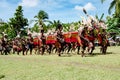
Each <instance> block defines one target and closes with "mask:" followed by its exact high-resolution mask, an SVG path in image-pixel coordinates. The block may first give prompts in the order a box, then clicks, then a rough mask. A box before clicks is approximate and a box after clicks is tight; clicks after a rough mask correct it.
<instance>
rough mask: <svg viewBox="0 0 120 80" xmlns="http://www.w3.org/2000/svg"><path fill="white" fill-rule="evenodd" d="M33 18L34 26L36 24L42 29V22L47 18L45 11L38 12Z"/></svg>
mask: <svg viewBox="0 0 120 80" xmlns="http://www.w3.org/2000/svg"><path fill="white" fill-rule="evenodd" d="M34 18H36V19H37V20H35V22H36V24H38V25H39V26H41V28H43V25H44V22H46V21H47V19H48V18H49V17H48V14H47V13H46V12H45V11H43V10H40V11H39V12H38V14H37V15H36V16H35V17H34Z"/></svg>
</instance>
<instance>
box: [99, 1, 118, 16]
mask: <svg viewBox="0 0 120 80" xmlns="http://www.w3.org/2000/svg"><path fill="white" fill-rule="evenodd" d="M104 1H106V0H101V2H102V3H103V2H104ZM113 8H115V16H116V17H120V0H112V2H111V4H110V7H109V9H108V13H109V14H111V12H112V9H113Z"/></svg>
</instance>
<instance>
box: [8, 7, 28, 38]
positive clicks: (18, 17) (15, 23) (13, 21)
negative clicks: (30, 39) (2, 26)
mask: <svg viewBox="0 0 120 80" xmlns="http://www.w3.org/2000/svg"><path fill="white" fill-rule="evenodd" d="M9 20H10V21H9V24H10V27H11V28H12V30H13V31H15V35H14V36H13V37H15V36H16V35H17V32H20V31H21V29H23V30H24V29H25V26H27V25H28V20H27V18H24V16H23V10H22V6H18V8H17V9H16V12H15V13H14V17H13V18H10V19H9Z"/></svg>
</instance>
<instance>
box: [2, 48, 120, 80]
mask: <svg viewBox="0 0 120 80" xmlns="http://www.w3.org/2000/svg"><path fill="white" fill-rule="evenodd" d="M98 50H99V49H98V48H96V50H95V51H94V53H95V54H96V55H94V56H88V57H83V58H82V57H81V56H80V55H75V53H74V55H72V56H69V57H67V56H66V57H65V56H64V57H58V56H57V55H43V56H41V55H27V56H22V55H20V56H18V55H7V56H5V55H0V80H120V47H110V48H108V53H109V54H106V55H101V54H100V53H97V52H99V51H98Z"/></svg>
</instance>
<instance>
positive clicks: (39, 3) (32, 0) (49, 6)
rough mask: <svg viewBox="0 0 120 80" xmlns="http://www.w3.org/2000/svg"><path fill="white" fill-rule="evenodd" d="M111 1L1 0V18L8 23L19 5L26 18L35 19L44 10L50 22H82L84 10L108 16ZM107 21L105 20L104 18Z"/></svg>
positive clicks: (92, 13) (91, 13)
mask: <svg viewBox="0 0 120 80" xmlns="http://www.w3.org/2000/svg"><path fill="white" fill-rule="evenodd" d="M110 2H111V0H106V1H105V2H104V4H102V3H101V2H100V0H0V18H2V19H3V20H4V21H8V20H9V18H11V17H13V16H14V13H15V10H16V8H17V6H18V5H22V6H23V10H24V12H23V13H24V17H26V18H28V19H29V20H31V19H34V16H35V15H37V13H38V12H39V10H44V11H45V12H47V13H48V15H49V20H60V21H61V22H63V23H68V22H75V21H79V20H81V17H80V16H85V14H84V13H83V12H82V8H83V7H84V8H86V10H87V11H88V13H89V14H90V15H93V16H94V15H96V14H98V15H99V16H100V15H101V14H102V13H105V16H107V15H108V8H109V5H110ZM104 19H105V18H104Z"/></svg>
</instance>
